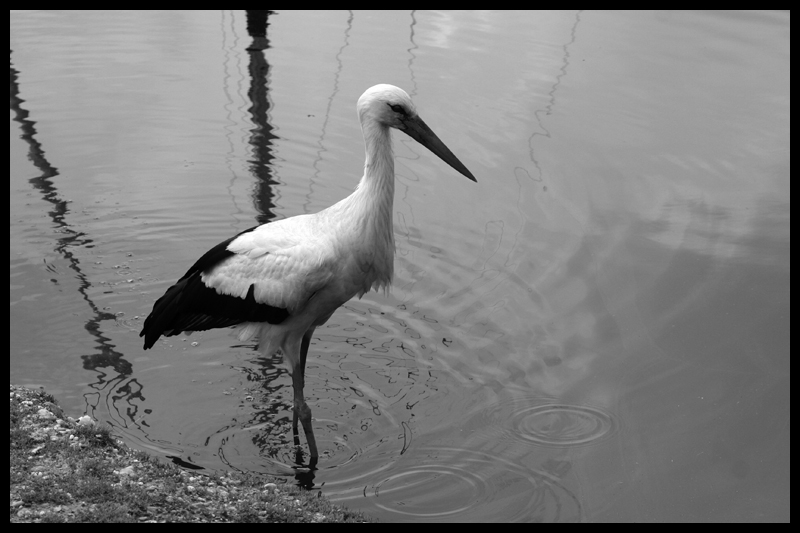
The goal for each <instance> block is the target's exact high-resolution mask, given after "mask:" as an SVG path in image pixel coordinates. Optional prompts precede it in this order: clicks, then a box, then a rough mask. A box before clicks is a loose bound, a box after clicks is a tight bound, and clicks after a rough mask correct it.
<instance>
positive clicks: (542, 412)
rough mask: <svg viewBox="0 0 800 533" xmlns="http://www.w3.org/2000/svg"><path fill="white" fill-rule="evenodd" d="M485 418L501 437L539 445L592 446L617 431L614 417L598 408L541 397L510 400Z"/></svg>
mask: <svg viewBox="0 0 800 533" xmlns="http://www.w3.org/2000/svg"><path fill="white" fill-rule="evenodd" d="M543 401H545V402H548V403H542V402H543ZM531 403H535V405H531ZM489 416H490V418H492V419H493V420H495V422H496V424H497V426H499V428H500V431H501V432H502V433H504V435H506V436H508V437H511V438H513V439H516V440H522V441H527V442H532V443H534V444H538V445H541V446H585V445H589V444H596V443H598V442H600V441H602V440H605V439H607V438H608V437H610V436H611V435H613V434H614V432H615V431H616V429H617V423H616V421H615V419H614V417H613V416H612V415H610V414H608V413H606V412H605V411H603V410H601V409H598V408H596V407H588V406H584V405H570V404H565V403H552V400H550V399H544V398H517V399H514V400H510V401H508V402H505V403H502V404H500V405H498V406H497V407H495V408H494V409H493V410H492V411H491V412H490V414H489Z"/></svg>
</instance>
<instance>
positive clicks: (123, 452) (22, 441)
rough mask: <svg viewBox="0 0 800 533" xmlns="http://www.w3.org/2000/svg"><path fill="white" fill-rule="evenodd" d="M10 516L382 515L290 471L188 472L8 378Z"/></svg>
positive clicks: (236, 518) (355, 518)
mask: <svg viewBox="0 0 800 533" xmlns="http://www.w3.org/2000/svg"><path fill="white" fill-rule="evenodd" d="M10 406H11V415H10V416H11V441H10V478H11V510H10V511H11V522H67V523H69V522H78V523H82V522H143V523H148V522H269V523H272V522H278V523H283V522H350V523H352V522H356V523H359V522H376V520H375V519H373V518H371V517H369V516H367V515H365V514H364V513H362V512H360V511H351V510H349V509H347V508H345V507H341V506H338V505H335V504H333V503H331V502H330V501H328V499H327V498H325V497H324V496H323V495H322V493H321V492H319V491H308V490H305V489H302V488H300V487H298V486H296V485H291V484H289V483H287V481H286V480H285V479H281V478H275V477H272V476H266V475H256V474H243V473H239V472H227V473H225V474H213V473H212V474H207V473H202V474H200V473H197V472H188V471H186V470H183V469H181V468H180V467H178V466H175V465H174V464H169V463H165V462H163V461H161V460H159V459H157V458H154V457H152V456H150V455H148V454H147V453H145V452H141V451H137V450H133V449H131V448H129V447H128V446H127V445H126V444H124V443H123V442H122V441H121V440H120V439H118V438H116V437H114V435H113V434H112V433H111V431H110V429H109V428H108V427H107V426H103V425H102V424H99V423H97V422H96V421H94V420H92V419H91V418H90V417H88V416H83V417H80V418H78V419H75V418H72V417H69V416H65V414H64V412H63V410H62V409H61V407H59V406H58V402H57V401H56V399H55V398H54V397H53V396H52V395H50V394H48V393H47V392H45V391H44V390H41V389H29V388H26V387H19V386H15V385H11V398H10Z"/></svg>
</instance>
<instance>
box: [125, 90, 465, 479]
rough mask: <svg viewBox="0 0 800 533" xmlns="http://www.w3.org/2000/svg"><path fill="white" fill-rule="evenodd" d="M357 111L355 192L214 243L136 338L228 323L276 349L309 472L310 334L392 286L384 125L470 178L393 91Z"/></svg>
mask: <svg viewBox="0 0 800 533" xmlns="http://www.w3.org/2000/svg"><path fill="white" fill-rule="evenodd" d="M357 110H358V117H359V119H360V121H361V131H362V133H363V135H364V143H365V145H366V152H367V156H366V161H365V163H364V176H363V177H362V178H361V181H360V182H359V184H358V187H357V188H356V190H355V192H353V194H351V195H350V196H348V197H347V198H345V199H344V200H342V201H340V202H338V203H336V204H334V205H332V206H331V207H329V208H327V209H324V210H323V211H320V212H319V213H316V214H313V215H298V216H294V217H290V218H286V219H283V220H277V221H275V222H270V223H267V224H262V225H260V226H256V227H254V228H250V229H248V230H245V231H243V232H241V233H239V234H238V235H236V236H234V237H232V238H230V239H228V240H227V241H225V242H222V243H220V244H218V245H217V246H215V247H214V248H212V249H211V250H209V251H208V252H206V254H205V255H203V256H202V257H201V258H200V259H199V260H198V261H197V262H196V263H195V264H194V265H193V266H192V268H190V269H189V271H188V272H186V274H184V276H183V277H182V278H181V279H180V280H178V282H177V283H176V284H175V285H173V286H172V287H170V288H169V289H167V292H166V293H164V295H163V296H162V297H161V298H159V299H158V300H157V301H156V303H155V305H154V306H153V311H152V312H151V313H150V315H149V316H148V317H147V319H146V320H145V322H144V328H143V329H142V332H141V333H140V334H139V336H140V337H144V349H145V350H147V349H148V348H151V347H152V346H153V345H154V344H155V342H156V341H157V340H158V338H159V337H160V336H161V335H164V336H167V337H169V336H172V335H178V334H179V333H181V332H184V331H187V332H191V331H204V330H208V329H212V328H223V327H228V326H234V325H236V326H238V331H237V336H238V338H239V340H241V341H247V340H250V339H252V338H254V337H256V336H258V337H259V343H258V349H259V351H260V352H261V353H262V354H263V355H264V356H266V357H270V356H272V355H274V354H275V353H277V352H279V351H280V352H281V353H282V356H283V363H284V365H285V366H286V368H287V370H288V371H289V374H291V376H292V386H293V388H294V414H293V420H292V430H293V434H294V443H295V445H296V446H298V447H299V444H300V440H299V437H298V433H297V420H298V419H299V420H300V422H301V424H302V425H303V431H304V432H305V434H306V440H307V441H308V448H309V456H310V461H309V464H310V466H311V467H312V468H313V467H314V466H315V465H316V463H317V461H318V458H319V454H318V452H317V443H316V440H315V439H314V431H313V429H312V427H311V409H309V407H308V405H307V404H306V402H305V399H304V398H303V384H304V379H305V367H306V356H307V355H308V346H309V343H310V342H311V336H312V335H313V334H314V328H316V327H317V326H320V325H322V324H324V323H325V322H326V321H327V320H328V319H329V318H330V317H331V315H332V314H333V312H334V311H335V310H336V309H337V308H338V307H339V306H341V305H342V304H344V303H345V302H347V301H348V300H349V299H351V298H352V297H354V296H358V297H359V298H360V297H361V296H363V295H364V293H366V292H368V291H369V290H370V289H376V290H377V289H381V288H384V289H388V287H389V285H390V283H391V281H392V273H393V270H394V251H395V250H394V234H393V228H392V202H393V200H394V155H393V154H392V139H391V135H390V132H389V130H390V128H395V129H398V130H400V131H402V132H403V133H405V134H407V135H409V136H410V137H411V138H413V139H414V140H416V141H417V142H419V143H420V144H422V145H423V146H425V147H426V148H428V149H429V150H430V151H431V152H433V153H434V154H436V155H437V156H439V157H440V158H441V159H442V160H443V161H444V162H446V163H447V164H449V165H450V166H451V167H453V168H454V169H455V170H457V171H458V172H460V173H461V174H463V175H464V176H466V177H467V178H469V179H471V180H472V181H477V180H476V179H475V177H474V176H473V175H472V173H471V172H470V171H469V170H467V168H466V167H465V166H464V165H463V164H462V163H461V161H459V160H458V158H457V157H456V156H455V155H453V153H452V152H451V151H450V150H449V149H448V148H447V147H446V146H445V145H444V143H443V142H442V141H440V140H439V138H438V137H437V136H436V134H434V133H433V131H431V129H430V128H429V127H428V126H427V125H426V124H425V122H423V121H422V119H421V118H420V117H419V115H417V111H416V109H415V108H414V104H413V103H412V102H411V98H409V96H408V94H406V92H405V91H403V90H402V89H400V88H398V87H395V86H393V85H375V86H374V87H370V88H369V89H367V90H366V92H364V94H362V95H361V98H359V99H358V104H357ZM298 455H300V452H298Z"/></svg>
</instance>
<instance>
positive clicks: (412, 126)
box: [400, 116, 478, 183]
mask: <svg viewBox="0 0 800 533" xmlns="http://www.w3.org/2000/svg"><path fill="white" fill-rule="evenodd" d="M403 125H404V126H405V129H401V130H400V131H402V132H403V133H405V134H406V135H408V136H409V137H411V138H412V139H414V140H415V141H417V142H418V143H420V144H421V145H422V146H424V147H425V148H427V149H428V150H430V151H431V152H433V153H434V154H436V155H437V156H439V159H441V160H442V161H444V162H445V163H447V164H448V165H450V166H451V167H453V168H454V169H456V170H457V171H459V172H460V173H461V174H463V175H465V176H466V177H468V178H469V179H471V180H472V181H474V182H476V183H477V181H478V180H476V179H475V176H473V175H472V172H470V171H469V170H467V167H465V166H464V164H463V163H462V162H461V161H459V160H458V158H457V157H456V156H455V155H453V152H451V151H450V149H449V148H448V147H447V146H445V144H444V143H443V142H442V141H441V140H439V137H437V136H436V134H435V133H433V130H431V129H430V128H429V127H428V125H427V124H425V122H424V121H423V120H422V119H421V118H419V116H416V117H408V118H406V119H405V120H404V121H403Z"/></svg>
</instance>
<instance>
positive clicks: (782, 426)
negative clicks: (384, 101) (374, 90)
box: [10, 12, 790, 521]
mask: <svg viewBox="0 0 800 533" xmlns="http://www.w3.org/2000/svg"><path fill="white" fill-rule="evenodd" d="M269 24H270V25H269V27H268V29H267V37H268V39H269V46H270V47H269V48H267V49H265V50H263V51H261V49H262V48H264V46H263V45H264V44H265V42H264V40H258V39H256V40H254V39H253V38H251V37H250V36H248V33H247V24H246V20H245V14H244V13H243V12H222V13H216V12H214V13H211V12H134V13H122V14H119V13H110V12H66V13H54V12H26V13H12V15H11V26H10V27H11V78H12V104H11V121H10V128H11V202H10V213H11V231H10V261H11V268H10V272H11V294H10V301H11V323H10V333H11V336H10V337H11V342H10V347H11V362H10V374H11V375H10V379H11V382H13V383H17V384H22V385H29V386H44V387H46V388H47V389H48V390H49V391H50V392H52V393H54V394H56V395H57V396H58V397H59V399H60V401H61V402H62V404H63V405H64V407H65V409H66V411H67V412H69V413H70V414H71V415H72V416H77V415H80V414H83V413H84V412H88V413H89V414H91V415H92V416H95V417H97V418H99V419H101V420H103V421H105V422H107V423H109V424H111V425H112V426H113V427H114V429H115V431H116V433H117V434H118V435H120V436H121V437H122V438H124V439H125V440H126V441H127V442H129V443H130V444H131V445H133V446H135V447H138V448H140V449H146V450H148V451H150V452H152V453H154V454H156V455H158V456H161V457H164V458H171V459H172V460H174V461H175V462H178V463H180V464H184V465H189V466H194V467H200V468H204V469H208V470H214V469H236V470H242V471H253V472H265V473H273V474H278V475H283V476H285V478H286V479H287V481H288V482H291V483H300V484H304V485H306V486H313V487H314V488H315V489H318V490H322V491H323V492H324V493H325V494H327V495H328V496H329V497H331V498H332V499H334V500H336V501H339V502H341V503H344V504H346V505H348V506H350V507H353V508H359V509H363V510H365V511H368V512H370V513H372V514H373V515H375V516H377V517H379V518H381V519H384V520H388V521H436V520H446V521H476V520H483V521H667V520H669V521H686V520H692V521H788V520H789V479H790V476H789V413H790V410H789V403H790V394H789V382H790V378H789V374H790V368H789V287H790V278H789V265H790V261H789V250H790V234H789V223H790V215H789V207H790V200H789V190H790V189H789V71H790V69H789V15H788V14H780V13H777V14H776V13H683V12H644V13H642V12H633V13H617V12H611V13H605V12H581V13H574V12H557V13H529V12H522V13H507V12H497V13H495V12H481V13H473V12H457V13H453V12H412V13H408V12H388V13H387V12H353V13H350V12H312V13H309V12H280V13H278V14H273V15H271V16H270V17H269ZM253 44H255V46H251V45H253ZM248 47H250V48H253V50H251V51H248V50H247V49H248ZM375 83H393V84H396V85H398V86H400V87H403V88H404V89H406V90H407V91H408V92H409V94H411V96H412V98H413V99H414V101H415V103H416V105H417V107H418V110H419V111H420V114H421V116H422V117H423V118H424V119H425V120H426V122H427V123H428V124H429V125H430V126H431V127H432V128H433V130H434V131H436V132H437V133H438V134H439V136H440V137H441V138H442V139H443V140H444V141H445V143H446V144H447V145H448V146H449V147H450V148H451V149H452V150H453V152H454V153H455V154H456V155H457V156H458V157H459V159H461V161H462V162H464V164H465V165H466V166H467V167H468V168H469V169H470V170H471V171H472V172H473V173H474V174H475V176H476V177H477V178H478V183H477V184H473V183H471V182H468V181H467V180H465V179H464V178H463V177H462V176H460V175H458V174H457V173H456V172H454V171H452V169H450V168H449V167H447V166H446V165H445V164H443V163H441V162H440V161H438V160H437V159H436V158H435V156H433V155H432V154H430V153H428V152H427V151H426V150H425V149H424V148H421V147H419V146H418V145H416V144H414V143H413V141H410V140H408V139H406V138H404V136H401V135H397V134H396V135H395V136H394V140H395V149H396V156H397V174H398V176H397V193H396V198H395V204H394V207H395V216H394V218H395V235H396V241H397V257H396V261H395V271H396V276H395V281H394V284H393V287H392V291H391V294H390V295H388V296H385V295H383V294H377V293H370V294H368V295H366V296H365V297H364V298H363V299H361V300H354V301H351V302H349V303H348V304H347V305H346V306H344V307H343V308H341V309H340V310H339V311H337V313H336V314H335V315H334V316H333V318H332V319H331V320H330V322H329V323H328V324H326V325H325V326H324V327H321V328H318V329H317V332H316V335H315V338H314V339H313V344H312V346H311V353H310V356H309V362H308V368H307V385H306V395H307V400H308V402H309V405H310V406H311V407H312V410H313V414H314V429H315V432H316V435H317V439H318V443H319V446H320V451H321V454H322V458H321V460H320V464H319V470H317V471H315V472H311V473H309V472H306V471H298V470H296V469H295V468H293V467H294V463H295V459H296V457H295V453H294V450H293V448H292V446H291V432H290V430H289V426H290V421H291V398H292V396H291V380H290V379H289V378H288V376H287V375H286V374H285V372H284V371H283V370H282V369H281V367H280V366H279V364H278V363H279V362H278V361H277V360H276V359H270V360H264V359H262V358H260V356H259V354H258V353H257V352H255V351H253V347H252V346H250V345H241V344H239V343H238V342H237V341H236V340H235V339H233V338H232V337H230V336H229V334H228V332H227V331H225V330H220V331H211V332H205V333H202V334H194V335H191V336H183V335H182V336H177V337H172V338H169V339H164V340H162V341H159V343H157V345H156V346H155V347H154V349H153V350H149V351H147V352H145V351H143V350H142V347H141V339H140V338H139V337H138V332H139V330H140V329H141V326H142V322H143V319H144V317H145V316H147V314H148V313H149V311H150V309H151V307H152V304H153V302H154V301H155V299H156V298H158V296H160V295H161V294H162V293H163V291H164V290H165V289H166V288H167V287H168V286H169V285H170V284H171V283H172V282H174V281H175V280H176V279H177V278H178V277H180V276H181V275H182V274H183V273H184V272H185V270H186V269H187V268H188V267H189V266H190V265H191V263H192V262H193V261H194V260H195V259H196V258H197V257H199V255H200V254H202V253H203V252H204V251H205V250H207V249H208V248H209V247H211V246H213V245H214V244H216V243H218V242H220V241H222V240H224V239H226V238H228V237H230V236H231V235H233V234H235V233H236V232H238V231H241V230H243V229H245V228H248V227H250V226H252V225H254V224H256V223H258V222H265V221H267V220H270V219H272V218H284V217H288V216H293V215H296V214H301V213H310V212H315V211H317V210H319V209H322V208H324V207H326V206H328V205H330V204H332V203H334V202H336V201H338V200H339V199H341V198H343V197H344V196H346V195H347V194H349V193H350V192H351V191H352V189H353V187H354V186H355V184H356V182H357V181H358V178H359V177H360V176H361V171H362V166H363V145H362V141H361V136H360V130H359V126H358V122H357V120H356V117H355V110H354V106H355V101H356V99H357V98H358V96H359V95H360V94H361V93H362V92H363V90H364V89H366V88H367V87H369V86H371V85H373V84H375Z"/></svg>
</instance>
